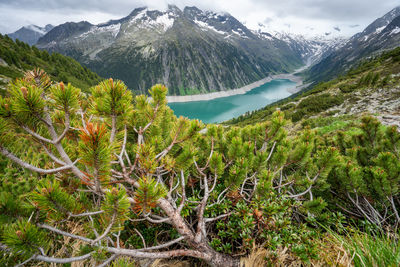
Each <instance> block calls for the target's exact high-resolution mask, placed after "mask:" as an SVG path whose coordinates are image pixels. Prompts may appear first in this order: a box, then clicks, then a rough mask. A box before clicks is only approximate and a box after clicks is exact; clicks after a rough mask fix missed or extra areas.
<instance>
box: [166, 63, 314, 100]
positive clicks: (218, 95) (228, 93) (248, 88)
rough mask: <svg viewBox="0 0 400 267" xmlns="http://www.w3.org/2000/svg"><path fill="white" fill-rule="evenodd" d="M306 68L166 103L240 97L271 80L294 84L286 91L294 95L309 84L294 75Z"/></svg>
mask: <svg viewBox="0 0 400 267" xmlns="http://www.w3.org/2000/svg"><path fill="white" fill-rule="evenodd" d="M307 67H308V65H306V66H303V67H301V68H299V69H298V70H296V71H294V72H292V73H282V74H274V75H270V76H268V77H266V78H264V79H261V80H259V81H256V82H253V83H251V84H248V85H245V86H243V87H241V88H237V89H232V90H227V91H220V92H213V93H207V94H198V95H185V96H167V101H168V103H180V102H194V101H207V100H213V99H216V98H221V97H228V96H234V95H242V94H245V93H247V92H248V91H251V90H253V89H254V88H257V87H259V86H261V85H263V84H265V83H267V82H270V81H272V80H277V79H286V80H290V81H292V82H295V83H296V85H295V86H294V87H293V88H288V89H287V91H288V92H289V93H291V94H294V93H297V92H299V91H300V90H301V89H303V88H304V87H306V86H308V85H309V84H303V78H302V77H300V76H296V75H295V74H296V73H299V72H300V71H302V70H304V69H305V68H307Z"/></svg>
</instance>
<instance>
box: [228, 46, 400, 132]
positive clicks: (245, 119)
mask: <svg viewBox="0 0 400 267" xmlns="http://www.w3.org/2000/svg"><path fill="white" fill-rule="evenodd" d="M399 73H400V48H397V49H394V50H392V51H390V52H387V53H384V54H382V55H381V56H379V57H377V58H374V59H371V60H369V61H365V62H363V63H361V64H360V65H359V66H358V67H357V68H355V69H352V70H350V71H349V72H348V73H347V74H346V75H344V76H341V77H338V78H336V79H334V80H331V81H328V82H325V83H320V84H318V85H316V86H314V87H313V88H311V89H309V90H307V91H305V92H302V93H301V94H297V95H295V96H293V97H289V98H287V99H284V100H281V101H279V102H277V103H274V104H271V105H268V106H266V107H265V108H263V109H260V110H258V111H255V112H252V113H250V114H246V115H243V116H240V117H238V118H236V119H232V120H230V121H228V122H226V124H228V125H248V124H254V123H256V122H261V121H265V120H267V119H268V118H269V117H270V116H271V114H272V113H273V112H274V111H275V110H276V109H277V108H279V109H280V110H282V111H283V112H285V115H286V117H287V118H290V119H291V120H292V121H293V123H294V127H296V126H299V125H302V126H305V125H309V126H311V127H312V128H320V129H319V130H320V131H322V132H321V133H323V134H324V133H327V132H330V131H334V130H336V129H342V128H349V127H350V128H351V125H352V124H353V123H354V118H355V117H357V116H358V114H361V113H362V112H364V111H369V112H370V113H373V114H375V115H380V114H390V113H393V112H394V113H395V110H391V109H390V108H391V106H390V103H392V102H393V101H396V99H399V96H400V89H399V88H398V87H399V84H400V80H399V76H398V74H399ZM374 101H375V102H376V103H374ZM394 106H395V105H394ZM385 107H386V109H385ZM324 127H325V128H324Z"/></svg>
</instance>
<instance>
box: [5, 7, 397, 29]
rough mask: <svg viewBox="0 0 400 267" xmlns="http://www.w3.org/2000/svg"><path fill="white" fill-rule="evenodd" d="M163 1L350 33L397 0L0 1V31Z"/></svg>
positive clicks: (112, 14)
mask: <svg viewBox="0 0 400 267" xmlns="http://www.w3.org/2000/svg"><path fill="white" fill-rule="evenodd" d="M167 3H171V4H175V5H177V6H178V7H180V8H183V7H184V6H197V7H199V8H200V9H203V10H213V11H217V12H221V11H222V12H229V13H230V14H231V15H233V16H234V17H236V18H237V19H239V20H240V21H241V22H243V23H245V25H246V26H248V27H249V28H251V29H256V28H257V27H258V24H259V23H262V24H263V25H264V29H266V30H271V31H272V30H279V31H285V32H291V33H303V34H308V35H314V34H325V33H327V34H328V33H330V34H332V35H344V36H350V35H352V34H354V33H356V32H359V31H361V30H362V29H363V28H365V26H367V25H368V24H369V23H371V22H372V21H373V20H375V19H376V18H378V17H380V16H382V15H384V14H385V13H387V12H388V11H390V10H391V9H393V8H394V7H396V6H399V5H400V0H198V1H194V0H169V1H164V0H158V1H156V0H0V32H1V33H10V32H14V31H15V30H17V29H18V28H20V27H21V26H23V25H28V24H36V25H39V26H44V25H45V24H48V23H50V24H53V25H58V24H61V23H64V22H67V21H81V20H87V21H89V22H91V23H93V24H96V23H101V22H106V21H108V20H110V19H116V18H121V17H124V16H126V15H128V14H129V13H130V12H131V11H132V10H133V9H134V8H137V7H141V6H148V7H150V8H152V9H165V8H166V7H167Z"/></svg>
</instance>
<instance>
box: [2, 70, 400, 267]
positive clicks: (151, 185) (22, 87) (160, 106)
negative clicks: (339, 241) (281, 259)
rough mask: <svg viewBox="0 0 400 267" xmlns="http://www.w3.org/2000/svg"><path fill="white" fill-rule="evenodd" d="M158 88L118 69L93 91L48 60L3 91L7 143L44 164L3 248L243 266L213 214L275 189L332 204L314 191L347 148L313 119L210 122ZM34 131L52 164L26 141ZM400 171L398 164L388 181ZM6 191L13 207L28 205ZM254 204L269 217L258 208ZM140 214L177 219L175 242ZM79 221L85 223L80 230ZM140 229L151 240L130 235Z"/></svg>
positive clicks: (17, 154)
mask: <svg viewBox="0 0 400 267" xmlns="http://www.w3.org/2000/svg"><path fill="white" fill-rule="evenodd" d="M149 93H150V95H151V97H152V98H151V99H149V98H148V97H146V96H143V95H141V96H136V97H135V98H133V96H132V93H131V92H130V91H129V90H128V89H127V87H126V86H125V85H124V84H123V83H122V82H121V81H114V80H112V79H109V80H105V81H103V82H101V83H100V84H99V85H97V86H95V87H93V88H92V89H91V94H90V95H89V96H86V95H85V94H83V93H82V92H81V91H80V90H79V89H78V88H75V87H73V86H72V85H70V84H67V85H65V84H64V83H62V82H61V83H52V82H51V81H50V80H49V78H48V76H47V75H46V74H45V73H44V72H43V71H39V70H36V71H33V72H28V73H27V75H26V76H25V78H23V79H19V80H17V81H15V82H13V83H12V84H11V85H10V86H9V89H8V91H7V95H6V97H2V98H0V153H1V154H2V155H3V157H4V159H7V160H9V161H11V162H13V164H14V166H15V167H17V168H22V169H25V170H27V171H29V172H31V173H36V174H37V175H38V176H37V179H38V181H37V185H36V188H35V189H34V190H33V191H32V192H29V193H27V195H26V199H27V202H26V203H25V205H26V207H25V208H22V207H21V210H23V209H25V210H27V211H28V212H25V214H29V217H28V216H27V215H25V216H24V215H22V217H21V219H19V220H16V221H12V222H10V223H8V224H6V225H5V226H4V227H3V228H2V229H1V243H0V244H1V247H2V249H5V250H6V251H10V252H11V253H19V255H20V257H21V258H20V259H21V261H24V262H29V261H44V262H52V263H69V262H74V261H80V260H85V259H89V258H93V259H94V260H96V261H97V263H99V264H102V265H106V264H108V263H109V262H111V261H113V260H114V259H116V258H118V257H120V256H129V257H133V258H153V259H155V258H172V257H179V256H187V257H194V258H198V259H202V260H204V261H206V262H208V263H209V264H211V265H213V266H238V265H239V260H238V259H237V258H234V257H232V256H230V255H226V254H223V253H221V252H217V251H216V249H215V248H213V247H212V246H211V245H210V244H212V242H211V239H210V231H211V230H210V227H208V226H209V225H212V224H215V223H217V222H218V221H221V220H224V219H229V218H230V217H231V216H245V214H243V213H242V212H239V213H238V212H237V211H238V210H240V209H241V208H240V207H242V206H243V204H242V203H247V204H248V206H247V207H252V206H255V207H257V206H260V205H261V203H263V201H264V202H265V199H266V198H267V196H268V197H270V196H274V197H275V198H278V199H281V200H283V202H285V201H286V200H288V199H294V200H297V201H298V202H299V203H302V204H301V205H302V206H303V209H304V210H306V211H307V213H308V214H309V215H311V216H313V214H314V213H315V212H319V211H320V210H322V209H323V207H324V203H323V201H322V200H321V199H320V198H315V197H314V193H313V192H315V190H320V188H322V187H324V185H325V184H326V178H327V175H328V174H329V172H330V170H331V169H332V168H333V166H334V163H335V162H336V161H337V157H338V151H337V149H335V148H334V147H324V148H322V147H319V146H318V142H317V139H316V136H315V134H314V133H313V132H312V131H311V130H306V131H305V132H304V133H302V134H301V135H300V136H295V137H288V136H287V133H286V130H285V128H284V127H285V125H286V124H287V121H286V120H285V118H284V115H283V113H282V112H280V111H277V112H275V113H274V114H273V117H272V119H271V120H270V121H267V122H264V123H260V124H256V125H252V126H247V127H244V128H236V127H231V128H228V129H225V128H224V127H222V126H218V125H207V126H205V125H204V124H202V123H201V122H199V121H197V120H188V119H186V118H182V117H180V118H176V117H175V116H174V115H173V113H172V111H171V110H170V109H169V108H168V106H167V105H166V94H167V88H166V87H165V86H163V85H155V86H153V87H152V88H151V89H150V90H149ZM394 138H397V137H394ZM24 141H25V142H28V144H29V146H30V147H31V149H32V150H33V151H35V153H36V154H37V155H40V156H41V157H43V159H44V162H45V164H43V165H40V164H38V162H34V161H33V160H32V158H30V157H27V151H26V150H24V149H22V150H21V149H16V145H15V144H16V143H18V142H24ZM367 156H368V155H367ZM382 157H383V156H382ZM388 157H390V159H392V160H394V158H393V157H392V156H388ZM382 160H383V159H382ZM377 162H381V161H379V159H377ZM389 165H390V164H389ZM390 166H391V165H390ZM390 166H386V165H384V164H382V166H381V167H382V168H387V167H390ZM377 171H378V170H377ZM395 175H396V171H395V170H391V172H390V173H389V174H388V175H387V176H385V177H386V180H387V181H391V179H393V177H394V176H395ZM396 190H397V189H396ZM396 190H394V189H393V190H392V191H390V192H391V193H393V194H395V193H396V192H397V191H396ZM385 192H386V191H385ZM388 192H389V191H388ZM0 201H1V202H0V203H1V204H2V205H5V206H8V207H6V209H8V210H9V209H10V208H11V206H12V205H14V206H18V205H17V204H16V203H13V202H12V201H5V200H4V197H2V198H0ZM229 203H231V204H229ZM232 203H235V204H232ZM214 207H217V208H218V209H217V210H213V209H214ZM221 207H225V208H221ZM22 214H24V213H22ZM254 214H255V215H254V216H255V217H256V218H258V220H259V221H262V220H263V218H262V217H263V215H262V213H261V212H260V211H259V210H256V211H255V213H254ZM137 222H146V223H147V224H148V225H149V227H150V225H151V226H152V227H153V228H154V229H160V228H158V227H160V226H159V225H162V227H163V229H168V231H167V238H164V239H163V240H164V241H165V242H163V243H161V244H155V245H153V246H150V247H149V246H146V244H145V242H144V238H143V235H142V234H141V233H140V231H138V230H137V229H136V228H135V227H133V228H134V229H135V231H132V229H131V228H130V227H131V226H132V224H133V225H134V224H135V223H137ZM74 225H75V226H79V227H81V228H82V229H84V230H82V231H80V232H78V233H77V232H74V229H73V226H74ZM163 232H165V230H164V231H163ZM56 236H64V237H69V238H71V239H72V240H79V241H80V242H83V243H84V244H86V246H85V247H83V248H82V249H81V251H80V252H79V255H78V256H71V254H70V255H69V256H66V257H61V258H57V257H54V256H52V254H53V253H54V251H55V248H56V247H57V242H56V240H58V239H57V238H56ZM137 236H139V237H141V238H142V239H143V240H142V241H143V245H142V246H140V245H136V246H133V245H126V246H125V244H128V241H129V240H130V239H132V238H134V237H137ZM246 240H248V239H246ZM50 241H51V243H50Z"/></svg>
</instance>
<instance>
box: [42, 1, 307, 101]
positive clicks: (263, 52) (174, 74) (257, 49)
mask: <svg viewBox="0 0 400 267" xmlns="http://www.w3.org/2000/svg"><path fill="white" fill-rule="evenodd" d="M37 45H38V47H39V48H41V49H46V50H48V51H50V52H60V53H62V54H65V55H68V56H71V57H73V58H75V59H76V60H78V61H79V62H81V63H82V64H84V65H85V66H87V67H89V68H90V69H92V70H93V71H95V72H97V73H98V74H100V75H102V76H107V77H108V76H112V77H114V78H118V79H121V80H123V81H124V82H125V83H126V84H127V85H128V86H129V87H130V88H131V89H132V90H134V91H136V92H142V93H147V89H148V88H150V86H151V85H153V84H156V83H163V84H166V85H167V86H168V87H169V92H170V94H172V95H185V94H196V93H206V92H211V91H221V90H229V89H234V88H238V87H241V86H244V85H247V84H249V83H252V82H254V81H257V80H260V79H262V78H264V77H266V76H268V75H269V74H271V73H279V72H289V71H292V70H293V69H295V68H297V67H299V66H301V65H303V61H302V58H301V57H300V56H298V55H297V54H296V53H294V52H293V51H292V49H291V48H290V47H289V46H288V44H287V43H285V42H283V41H281V40H279V39H277V38H275V37H272V38H271V39H270V40H267V39H265V38H260V36H258V35H257V34H255V33H253V32H252V31H250V30H249V29H248V28H246V27H245V26H244V25H243V24H242V23H240V22H239V21H238V20H237V19H235V18H234V17H233V16H231V15H229V14H228V13H215V12H211V11H202V10H200V9H198V8H196V7H185V8H184V9H183V10H180V9H179V8H177V7H176V6H172V5H170V6H169V7H168V9H167V10H166V11H158V10H150V9H148V8H137V9H135V10H133V11H132V12H131V13H130V14H129V15H128V16H127V17H124V18H122V19H120V20H111V21H109V22H107V23H102V24H98V25H92V24H90V23H88V22H79V23H71V22H70V23H65V24H62V25H59V26H57V27H55V28H54V29H52V30H51V31H50V32H49V33H47V34H46V35H45V36H43V37H42V38H40V39H39V41H38V44H37Z"/></svg>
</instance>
